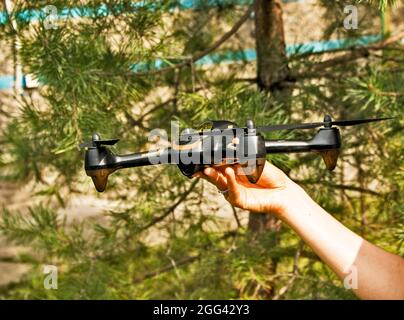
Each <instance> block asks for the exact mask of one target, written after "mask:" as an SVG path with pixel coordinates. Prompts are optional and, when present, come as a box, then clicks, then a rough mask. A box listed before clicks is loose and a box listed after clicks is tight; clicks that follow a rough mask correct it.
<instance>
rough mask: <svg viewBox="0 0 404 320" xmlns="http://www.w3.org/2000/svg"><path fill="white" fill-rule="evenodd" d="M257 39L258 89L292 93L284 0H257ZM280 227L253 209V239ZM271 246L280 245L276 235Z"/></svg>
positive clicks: (270, 266)
mask: <svg viewBox="0 0 404 320" xmlns="http://www.w3.org/2000/svg"><path fill="white" fill-rule="evenodd" d="M255 38H256V52H257V84H258V86H259V88H260V89H261V90H265V91H270V92H272V93H274V94H276V95H279V96H281V95H285V94H289V93H290V89H289V88H288V87H287V86H284V84H285V82H287V81H288V76H289V68H288V60H287V56H286V47H285V34H284V30H283V18H282V3H281V0H256V1H255ZM279 228H280V223H278V221H277V219H276V218H275V217H273V216H272V215H268V214H259V213H254V212H250V215H249V223H248V229H249V231H250V232H251V233H252V236H253V239H254V238H255V237H256V236H257V235H258V234H260V233H262V232H275V233H276V232H277V231H279ZM272 245H273V246H276V245H277V239H276V236H275V237H274V241H273V243H272ZM276 266H277V260H276V259H272V260H271V261H270V262H269V264H268V273H269V274H276ZM270 285H271V290H270V291H268V290H267V291H265V292H261V293H260V297H261V298H267V299H271V298H272V297H273V296H274V286H273V284H272V283H270Z"/></svg>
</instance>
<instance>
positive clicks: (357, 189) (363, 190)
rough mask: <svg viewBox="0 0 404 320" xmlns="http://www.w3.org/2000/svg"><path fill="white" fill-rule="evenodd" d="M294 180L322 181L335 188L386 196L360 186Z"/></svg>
mask: <svg viewBox="0 0 404 320" xmlns="http://www.w3.org/2000/svg"><path fill="white" fill-rule="evenodd" d="M293 181H295V182H296V183H299V184H306V185H310V184H318V183H320V184H324V185H326V186H328V187H331V188H335V189H340V190H350V191H357V192H361V193H367V194H370V195H372V196H377V197H384V196H385V194H383V193H380V192H377V191H374V190H371V189H366V188H360V187H356V186H350V185H344V184H334V183H331V182H327V181H312V180H293Z"/></svg>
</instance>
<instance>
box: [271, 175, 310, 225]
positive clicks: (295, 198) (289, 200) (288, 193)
mask: <svg viewBox="0 0 404 320" xmlns="http://www.w3.org/2000/svg"><path fill="white" fill-rule="evenodd" d="M279 197H282V199H279V203H280V204H281V205H280V206H278V208H277V210H274V212H272V213H274V214H275V216H276V217H277V218H279V219H281V220H283V221H285V222H288V221H290V220H291V219H293V217H295V216H296V215H297V214H299V213H301V212H303V211H310V210H311V209H312V208H313V206H315V205H316V203H315V202H314V200H313V199H312V198H311V197H310V196H309V195H308V194H307V193H306V191H305V190H304V189H303V188H302V187H300V186H299V185H298V184H296V183H295V182H293V181H291V180H290V181H288V183H287V185H286V186H285V189H284V192H282V193H280V194H279Z"/></svg>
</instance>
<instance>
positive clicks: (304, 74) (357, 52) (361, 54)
mask: <svg viewBox="0 0 404 320" xmlns="http://www.w3.org/2000/svg"><path fill="white" fill-rule="evenodd" d="M403 37H404V31H402V32H399V33H398V34H396V35H394V36H392V37H390V38H388V39H386V40H384V41H382V42H380V43H377V44H374V45H372V46H368V47H351V48H347V49H344V51H348V50H350V51H351V52H349V53H347V54H344V55H341V56H338V57H335V58H331V59H328V60H325V61H322V62H319V63H317V64H314V65H311V66H310V67H309V68H306V69H304V70H303V71H300V72H297V73H295V72H294V73H292V74H291V78H292V79H294V80H297V79H303V78H310V77H313V75H316V74H317V72H319V71H322V70H324V69H328V68H331V67H334V66H337V65H341V64H344V63H348V62H350V61H354V60H357V59H361V58H366V57H368V56H369V55H370V54H371V51H375V50H382V49H385V48H386V47H387V46H389V45H391V44H393V43H395V42H397V41H398V40H400V39H401V38H403ZM341 51H342V50H341Z"/></svg>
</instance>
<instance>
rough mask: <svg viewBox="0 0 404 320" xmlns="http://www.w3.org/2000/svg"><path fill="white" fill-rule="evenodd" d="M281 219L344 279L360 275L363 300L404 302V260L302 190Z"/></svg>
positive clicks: (357, 290)
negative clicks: (350, 225)
mask: <svg viewBox="0 0 404 320" xmlns="http://www.w3.org/2000/svg"><path fill="white" fill-rule="evenodd" d="M293 188H295V190H294V191H293V195H294V197H295V199H293V201H291V205H290V206H289V207H288V208H287V209H286V210H285V212H283V213H282V214H281V215H280V216H279V217H280V218H281V219H282V220H283V221H285V222H286V223H287V224H288V225H289V226H290V227H291V228H292V229H294V230H295V231H296V233H297V234H299V236H300V237H301V238H302V239H303V240H304V241H305V242H306V243H307V244H308V245H309V246H310V247H311V248H312V249H313V251H314V252H315V253H316V254H317V255H318V256H319V257H320V258H321V259H322V260H323V261H324V262H325V263H326V264H327V265H328V266H329V267H330V268H331V269H333V270H334V272H335V273H336V274H337V275H338V276H339V277H340V278H341V279H344V278H345V277H346V276H347V275H349V274H351V273H352V274H351V275H352V276H356V275H357V288H356V289H355V288H353V290H354V292H355V293H356V294H357V295H358V296H359V297H360V298H363V299H386V298H387V299H389V298H390V299H404V260H403V259H401V258H400V257H398V256H395V255H393V254H390V253H388V252H386V251H384V250H382V249H380V248H378V247H376V246H374V245H372V244H370V243H369V242H367V241H366V240H364V239H363V238H362V237H360V236H358V235H357V234H355V233H354V232H352V231H351V230H349V229H348V228H346V227H345V226H344V225H342V224H341V223H340V222H338V221H337V220H336V219H335V218H333V217H332V216H331V215H330V214H328V213H327V212H326V211H325V210H324V209H322V208H321V207H320V206H319V205H318V204H316V203H315V202H314V201H313V200H312V199H311V198H310V197H309V196H308V195H307V194H306V193H305V192H304V190H303V189H301V188H300V187H299V186H297V185H295V186H293Z"/></svg>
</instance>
